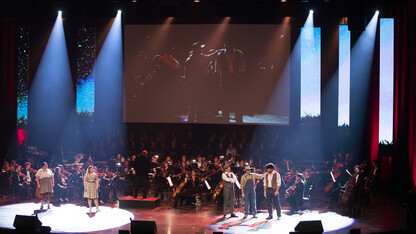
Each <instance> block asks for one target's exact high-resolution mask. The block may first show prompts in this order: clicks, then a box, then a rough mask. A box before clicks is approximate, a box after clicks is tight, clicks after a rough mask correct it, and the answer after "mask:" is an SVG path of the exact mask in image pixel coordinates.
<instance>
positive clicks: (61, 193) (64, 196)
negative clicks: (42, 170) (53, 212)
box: [53, 166, 69, 202]
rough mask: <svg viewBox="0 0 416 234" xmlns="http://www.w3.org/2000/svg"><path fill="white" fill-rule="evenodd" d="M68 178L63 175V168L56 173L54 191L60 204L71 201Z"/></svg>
mask: <svg viewBox="0 0 416 234" xmlns="http://www.w3.org/2000/svg"><path fill="white" fill-rule="evenodd" d="M66 179H67V178H66V176H65V175H63V174H62V172H61V168H60V167H59V166H58V167H56V168H55V171H54V181H55V186H54V188H53V189H54V191H55V195H56V196H57V197H58V198H59V201H60V202H64V201H69V199H68V197H69V191H68V187H67V183H66Z"/></svg>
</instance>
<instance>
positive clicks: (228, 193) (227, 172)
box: [222, 164, 237, 218]
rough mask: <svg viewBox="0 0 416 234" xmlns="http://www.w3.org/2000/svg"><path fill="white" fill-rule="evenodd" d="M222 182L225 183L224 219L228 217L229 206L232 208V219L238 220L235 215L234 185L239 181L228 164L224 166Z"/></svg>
mask: <svg viewBox="0 0 416 234" xmlns="http://www.w3.org/2000/svg"><path fill="white" fill-rule="evenodd" d="M222 180H223V181H224V188H223V197H224V204H223V213H224V218H225V217H226V215H227V208H228V206H230V213H231V218H236V217H237V215H235V214H234V183H235V182H236V181H237V177H236V176H235V175H234V173H232V172H231V167H230V165H228V164H226V165H224V173H222Z"/></svg>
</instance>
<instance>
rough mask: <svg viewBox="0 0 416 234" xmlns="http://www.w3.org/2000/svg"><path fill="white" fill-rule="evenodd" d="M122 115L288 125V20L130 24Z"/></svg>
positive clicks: (127, 118) (174, 120) (148, 120)
mask: <svg viewBox="0 0 416 234" xmlns="http://www.w3.org/2000/svg"><path fill="white" fill-rule="evenodd" d="M124 40H125V41H124V121H125V122H138V123H208V124H210V123H212V124H217V123H222V124H275V125H288V124H289V113H290V108H289V107H290V100H289V99H290V92H289V90H290V73H289V72H290V63H289V61H290V59H289V57H290V27H289V26H288V25H241V24H239V25H233V24H192V25H191V24H189V25H176V24H161V25H126V26H125V30H124Z"/></svg>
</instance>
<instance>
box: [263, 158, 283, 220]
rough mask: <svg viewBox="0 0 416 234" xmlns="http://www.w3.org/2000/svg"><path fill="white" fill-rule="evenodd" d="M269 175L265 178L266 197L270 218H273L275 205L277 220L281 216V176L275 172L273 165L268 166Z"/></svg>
mask: <svg viewBox="0 0 416 234" xmlns="http://www.w3.org/2000/svg"><path fill="white" fill-rule="evenodd" d="M266 170H267V173H266V175H265V176H264V183H263V185H264V197H266V198H267V206H268V210H269V217H267V219H272V218H273V205H274V207H275V208H276V213H277V219H279V218H280V216H281V209H280V201H279V188H280V185H281V179H280V174H279V173H278V172H276V171H274V165H273V163H268V164H267V165H266Z"/></svg>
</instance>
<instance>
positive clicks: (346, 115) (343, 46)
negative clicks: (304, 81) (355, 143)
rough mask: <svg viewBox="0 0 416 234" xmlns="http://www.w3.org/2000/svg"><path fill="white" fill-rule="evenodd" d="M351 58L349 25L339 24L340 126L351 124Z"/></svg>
mask: <svg viewBox="0 0 416 234" xmlns="http://www.w3.org/2000/svg"><path fill="white" fill-rule="evenodd" d="M350 58H351V32H350V31H348V25H340V26H339V59H338V62H339V64H338V67H339V69H338V78H339V82H338V126H343V127H347V126H349V125H350Z"/></svg>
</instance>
